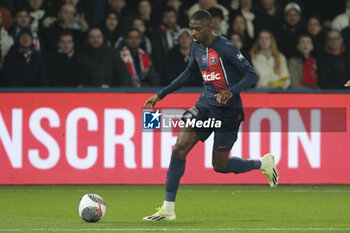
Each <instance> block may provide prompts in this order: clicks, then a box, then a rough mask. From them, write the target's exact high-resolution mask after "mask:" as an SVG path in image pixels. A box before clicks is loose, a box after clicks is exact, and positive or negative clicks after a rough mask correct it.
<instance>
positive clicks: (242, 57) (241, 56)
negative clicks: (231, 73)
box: [236, 52, 244, 61]
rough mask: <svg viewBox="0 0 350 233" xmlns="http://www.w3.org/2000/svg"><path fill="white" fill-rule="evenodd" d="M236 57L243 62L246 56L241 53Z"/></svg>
mask: <svg viewBox="0 0 350 233" xmlns="http://www.w3.org/2000/svg"><path fill="white" fill-rule="evenodd" d="M236 57H237V59H238V60H239V61H242V60H243V59H244V56H243V54H242V53H241V52H238V53H237V55H236Z"/></svg>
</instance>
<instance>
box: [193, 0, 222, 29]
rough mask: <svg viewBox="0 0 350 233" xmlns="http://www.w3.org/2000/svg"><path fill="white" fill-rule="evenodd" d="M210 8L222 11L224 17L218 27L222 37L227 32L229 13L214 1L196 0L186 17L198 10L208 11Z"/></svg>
mask: <svg viewBox="0 0 350 233" xmlns="http://www.w3.org/2000/svg"><path fill="white" fill-rule="evenodd" d="M212 7H216V8H219V9H220V10H222V13H223V15H224V20H223V21H222V22H221V25H220V31H221V33H222V34H223V35H226V34H227V30H228V27H229V26H228V23H227V22H228V20H229V11H228V10H227V9H226V8H225V7H224V6H222V5H220V4H218V3H217V1H216V0H198V3H196V4H194V5H193V6H192V7H191V8H190V9H189V10H188V13H187V14H188V16H189V17H191V16H192V15H193V13H194V12H196V11H197V10H200V9H204V10H209V9H210V8H212Z"/></svg>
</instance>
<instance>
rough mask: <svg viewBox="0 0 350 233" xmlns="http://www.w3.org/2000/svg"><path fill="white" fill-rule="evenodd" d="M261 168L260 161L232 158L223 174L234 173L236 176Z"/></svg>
mask: <svg viewBox="0 0 350 233" xmlns="http://www.w3.org/2000/svg"><path fill="white" fill-rule="evenodd" d="M260 167H261V161H260V159H241V158H238V157H230V158H229V159H228V162H227V167H226V169H225V170H224V171H223V173H229V172H233V173H235V174H239V173H243V172H249V171H251V170H254V169H259V168H260Z"/></svg>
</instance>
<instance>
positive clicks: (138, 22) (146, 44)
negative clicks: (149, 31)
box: [131, 16, 152, 55]
mask: <svg viewBox="0 0 350 233" xmlns="http://www.w3.org/2000/svg"><path fill="white" fill-rule="evenodd" d="M131 27H133V28H136V29H138V30H139V31H140V32H141V39H142V40H141V45H140V48H141V49H143V50H144V51H146V53H147V54H148V55H151V54H152V42H151V40H150V39H149V37H148V36H147V35H146V25H145V22H144V21H143V20H142V19H141V18H140V17H137V16H136V17H135V18H133V20H132V21H131Z"/></svg>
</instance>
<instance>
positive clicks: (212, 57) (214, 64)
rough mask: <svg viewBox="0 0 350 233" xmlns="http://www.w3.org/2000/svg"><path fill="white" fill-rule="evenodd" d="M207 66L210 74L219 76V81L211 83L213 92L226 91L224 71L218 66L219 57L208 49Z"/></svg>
mask: <svg viewBox="0 0 350 233" xmlns="http://www.w3.org/2000/svg"><path fill="white" fill-rule="evenodd" d="M208 64H209V72H210V73H211V72H214V73H215V74H218V73H219V74H220V79H219V80H214V81H213V84H214V86H215V90H216V91H217V92H220V91H224V90H227V89H228V86H227V83H226V80H225V76H224V71H223V70H222V67H221V65H220V60H219V55H218V53H217V52H216V51H215V50H214V49H209V51H208Z"/></svg>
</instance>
